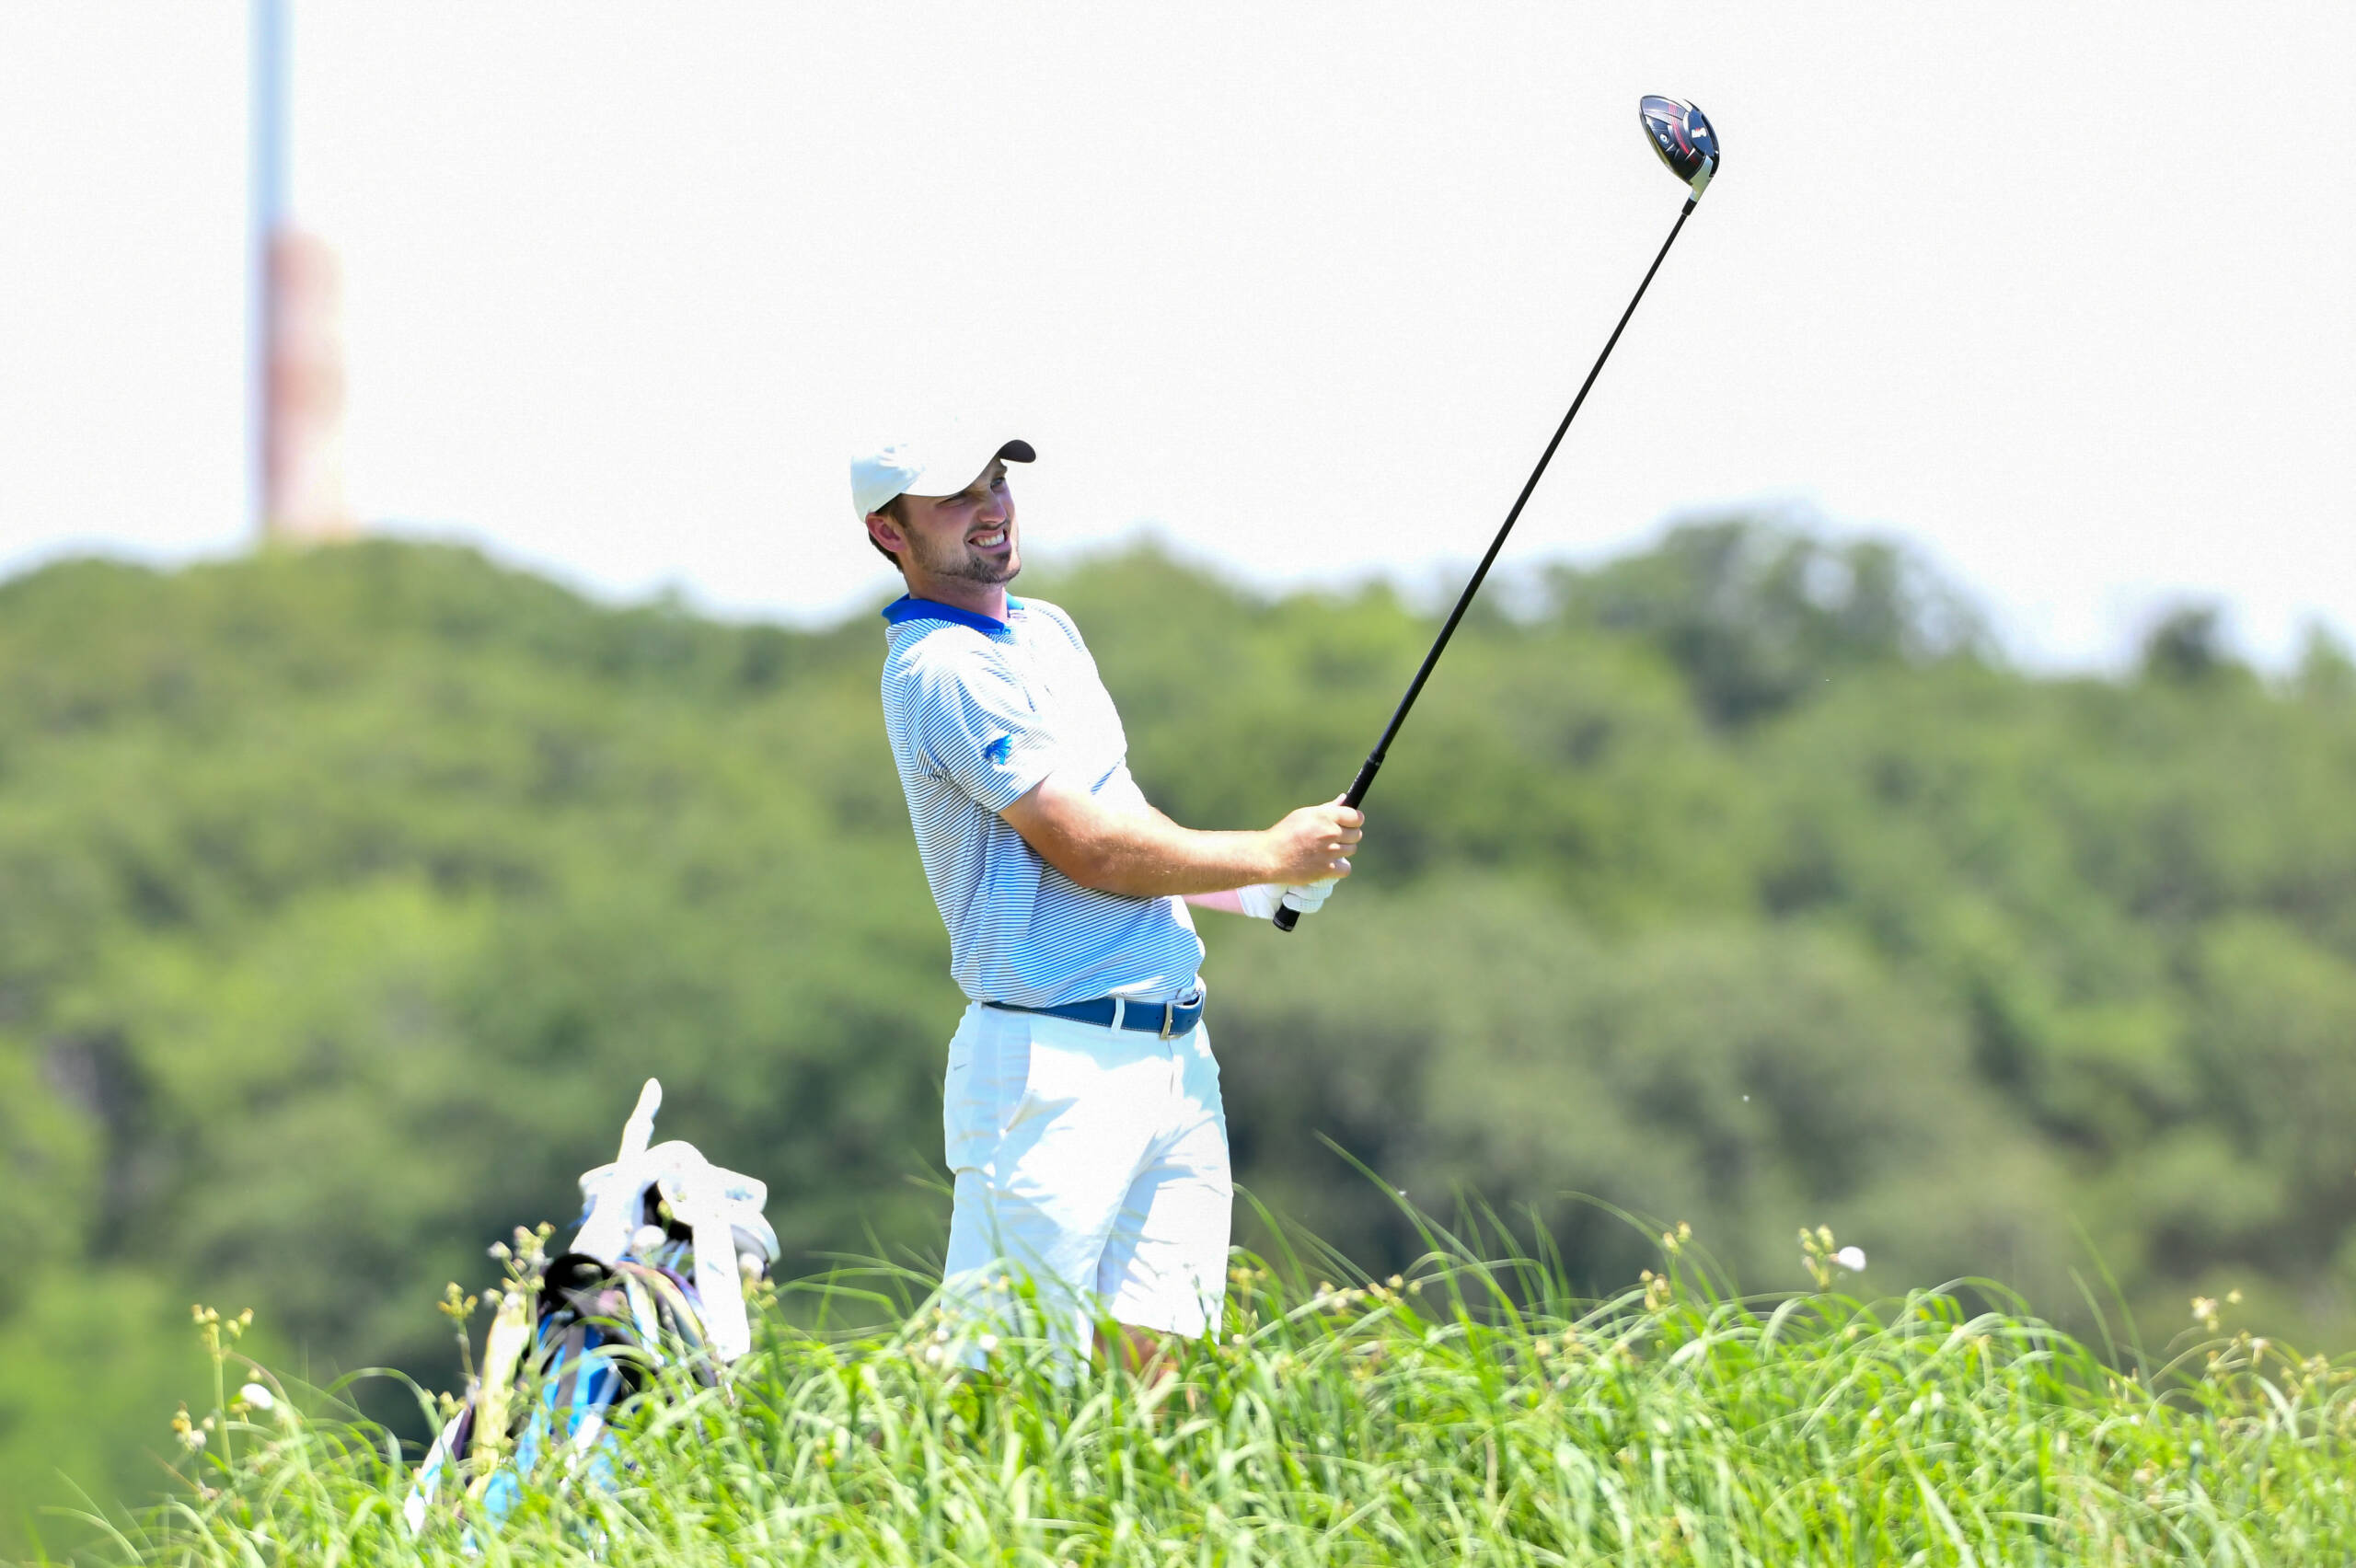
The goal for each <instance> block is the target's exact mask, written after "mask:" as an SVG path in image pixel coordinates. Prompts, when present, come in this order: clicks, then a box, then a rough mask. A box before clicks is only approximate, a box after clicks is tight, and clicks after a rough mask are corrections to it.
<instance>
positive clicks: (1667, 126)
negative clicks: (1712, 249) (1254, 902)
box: [1276, 97, 1721, 931]
mask: <svg viewBox="0 0 2356 1568" xmlns="http://www.w3.org/2000/svg"><path fill="white" fill-rule="evenodd" d="M1636 117H1637V119H1638V120H1640V121H1643V123H1644V127H1645V137H1646V140H1647V141H1649V142H1651V143H1652V144H1653V151H1654V152H1656V153H1657V154H1659V155H1660V161H1661V162H1662V163H1664V164H1667V165H1668V166H1669V172H1670V173H1671V174H1673V175H1675V176H1677V178H1678V179H1680V180H1682V181H1684V183H1685V184H1686V185H1687V186H1688V187H1689V188H1690V189H1691V190H1692V195H1690V196H1688V197H1687V198H1686V199H1685V206H1684V209H1683V210H1682V211H1680V213H1678V214H1677V222H1676V224H1675V225H1673V226H1672V227H1671V228H1670V229H1669V237H1668V238H1667V239H1665V240H1663V241H1661V246H1660V254H1659V255H1657V256H1655V257H1654V258H1653V264H1652V265H1651V266H1650V267H1647V268H1646V269H1645V281H1644V282H1641V283H1638V284H1637V285H1636V297H1635V298H1634V299H1632V300H1630V301H1629V302H1628V308H1627V309H1626V310H1623V311H1622V312H1621V313H1620V325H1619V326H1617V327H1614V328H1613V329H1611V337H1610V338H1609V339H1607V340H1605V341H1604V345H1603V352H1601V353H1600V354H1598V355H1596V356H1595V367H1594V369H1592V370H1589V371H1588V373H1587V379H1586V380H1585V381H1583V382H1581V383H1580V384H1579V394H1578V396H1577V397H1576V398H1572V399H1571V411H1570V412H1569V413H1567V414H1565V415H1564V416H1563V422H1562V423H1561V424H1559V425H1557V426H1555V427H1554V439H1553V440H1552V441H1550V442H1548V443H1547V444H1546V450H1545V452H1544V453H1543V454H1542V455H1541V456H1540V457H1539V459H1538V467H1535V468H1532V469H1531V470H1530V479H1529V482H1528V483H1526V484H1524V485H1523V486H1522V487H1521V494H1520V495H1519V496H1517V497H1516V498H1515V499H1514V503H1513V510H1512V511H1511V512H1508V513H1506V522H1505V526H1504V527H1502V528H1499V529H1498V530H1497V536H1496V538H1494V539H1492V540H1490V541H1489V553H1488V554H1486V555H1484V556H1483V557H1482V558H1481V564H1480V565H1479V566H1477V567H1475V568H1473V569H1472V582H1467V583H1466V584H1465V585H1464V592H1463V594H1462V595H1461V596H1460V597H1459V598H1458V599H1457V601H1456V608H1454V609H1453V610H1450V611H1449V614H1448V623H1447V624H1446V625H1444V626H1442V627H1441V628H1439V638H1438V640H1437V641H1435V642H1433V644H1432V651H1430V652H1428V653H1426V654H1425V655H1424V667H1423V668H1422V669H1420V670H1417V671H1416V672H1415V679H1414V680H1412V681H1410V682H1409V683H1407V695H1406V696H1404V697H1403V698H1400V699H1399V706H1398V708H1397V709H1395V710H1394V711H1393V712H1392V715H1391V722H1390V723H1388V724H1386V725H1384V726H1383V729H1382V738H1381V739H1380V740H1379V741H1377V742H1375V743H1374V750H1372V751H1370V752H1369V753H1368V754H1367V758H1366V762H1365V763H1364V764H1363V765H1362V766H1361V767H1359V768H1358V776H1357V778H1355V779H1353V780H1352V781H1351V783H1350V790H1349V793H1348V794H1346V795H1345V796H1343V797H1342V800H1343V803H1344V804H1345V805H1351V806H1356V805H1357V804H1358V803H1360V802H1361V801H1364V800H1365V799H1366V792H1367V790H1369V789H1371V788H1372V787H1373V785H1374V776H1375V775H1376V774H1377V773H1380V771H1382V759H1383V757H1384V756H1385V755H1388V754H1389V752H1390V750H1391V742H1392V738H1393V737H1395V736H1396V735H1397V734H1398V733H1399V726H1400V725H1402V724H1403V723H1405V722H1406V721H1407V710H1408V709H1411V708H1413V707H1415V698H1418V697H1420V696H1422V695H1423V690H1424V683H1425V682H1426V681H1427V680H1429V679H1430V678H1431V674H1432V667H1433V666H1434V665H1436V664H1438V663H1439V656H1440V654H1441V653H1442V652H1444V651H1447V648H1448V640H1449V638H1451V637H1453V636H1455V635H1456V623H1457V622H1459V621H1461V620H1462V619H1463V618H1464V611H1465V607H1466V606H1467V605H1471V604H1472V595H1473V594H1477V593H1479V592H1480V591H1481V581H1482V579H1483V578H1485V577H1486V576H1488V575H1489V566H1490V563H1491V562H1493V561H1495V560H1496V559H1497V551H1499V550H1500V549H1502V548H1505V542H1506V536H1507V534H1510V533H1512V532H1513V525H1514V524H1515V523H1517V522H1518V521H1519V520H1520V517H1521V509H1522V508H1523V507H1524V506H1525V505H1527V504H1528V503H1529V502H1530V492H1531V491H1532V490H1536V489H1537V488H1538V480H1539V478H1540V477H1541V476H1542V475H1543V474H1544V473H1545V472H1546V465H1547V464H1548V463H1550V462H1552V461H1553V458H1554V448H1556V447H1557V446H1560V445H1561V444H1563V437H1564V436H1565V434H1567V433H1568V432H1569V431H1570V428H1571V421H1573V420H1575V419H1576V418H1578V413H1579V405H1580V404H1581V403H1584V402H1586V401H1587V394H1588V387H1590V386H1594V385H1595V378H1596V375H1598V373H1600V371H1601V370H1602V369H1603V362H1604V361H1605V360H1608V359H1610V358H1611V350H1612V346H1613V345H1614V344H1616V343H1618V342H1619V341H1620V334H1621V332H1622V331H1623V330H1624V329H1626V328H1627V325H1628V317H1631V316H1634V315H1635V314H1636V306H1638V305H1639V304H1641V303H1643V300H1644V297H1645V290H1646V289H1647V288H1649V287H1651V285H1652V281H1653V274H1654V273H1655V272H1657V271H1660V264H1661V262H1662V260H1663V259H1666V258H1667V257H1668V255H1669V247H1670V246H1672V245H1675V244H1676V243H1677V236H1678V231H1679V230H1680V229H1682V228H1684V226H1685V220H1686V219H1687V218H1688V217H1690V216H1692V213H1693V204H1694V203H1695V202H1699V201H1700V200H1701V199H1702V192H1703V191H1704V190H1708V189H1709V186H1710V178H1711V176H1713V175H1715V174H1716V173H1717V172H1718V164H1719V162H1720V156H1721V155H1720V154H1719V152H1718V135H1717V133H1716V132H1715V131H1713V130H1711V129H1710V121H1709V119H1708V117H1707V116H1705V115H1703V112H1702V111H1701V110H1698V109H1696V108H1694V107H1693V106H1692V104H1690V103H1687V102H1686V101H1684V100H1683V99H1682V98H1651V97H1648V98H1645V99H1644V100H1643V101H1642V102H1641V103H1639V104H1638V105H1637V106H1636ZM1299 924H1300V915H1299V911H1298V910H1294V909H1290V908H1280V909H1278V910H1277V911H1276V929H1277V930H1279V931H1289V930H1291V929H1292V928H1294V927H1295V926H1298V925H1299Z"/></svg>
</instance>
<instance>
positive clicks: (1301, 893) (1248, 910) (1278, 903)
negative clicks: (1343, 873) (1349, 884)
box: [1235, 877, 1342, 920]
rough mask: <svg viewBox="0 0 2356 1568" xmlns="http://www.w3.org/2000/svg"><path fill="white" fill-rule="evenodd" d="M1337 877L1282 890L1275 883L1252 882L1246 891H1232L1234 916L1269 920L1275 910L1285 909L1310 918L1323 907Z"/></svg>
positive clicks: (1273, 915) (1241, 888) (1239, 889)
mask: <svg viewBox="0 0 2356 1568" xmlns="http://www.w3.org/2000/svg"><path fill="white" fill-rule="evenodd" d="M1341 880H1342V879H1341V878H1339V877H1327V878H1325V879H1324V880H1323V881H1322V882H1300V883H1298V884H1296V885H1295V886H1292V887H1284V886H1281V885H1279V884H1278V883H1276V882H1253V884H1252V885H1251V886H1250V887H1239V888H1237V889H1236V890H1235V912H1236V913H1237V914H1238V915H1249V916H1250V917H1252V918H1253V919H1254V920H1273V919H1275V918H1276V911H1277V910H1279V909H1289V910H1291V911H1292V912H1293V913H1294V914H1296V915H1314V914H1316V913H1317V912H1318V911H1319V910H1320V909H1322V908H1324V907H1325V900H1326V898H1327V897H1328V896H1329V895H1331V894H1332V893H1333V891H1334V883H1335V882H1340V881H1341Z"/></svg>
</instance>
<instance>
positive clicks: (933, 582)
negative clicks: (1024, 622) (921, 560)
mask: <svg viewBox="0 0 2356 1568" xmlns="http://www.w3.org/2000/svg"><path fill="white" fill-rule="evenodd" d="M903 575H904V576H905V577H906V578H907V584H908V597H909V598H911V599H930V601H932V602H933V603H934V604H936V605H956V606H957V608H959V609H961V610H971V611H973V612H974V614H976V615H977V616H987V617H989V618H990V619H992V620H994V621H1002V620H1004V619H1006V584H1005V583H1003V582H975V581H974V580H973V579H971V578H968V577H938V576H935V575H934V574H932V573H931V572H929V571H910V572H906V573H904V574H903Z"/></svg>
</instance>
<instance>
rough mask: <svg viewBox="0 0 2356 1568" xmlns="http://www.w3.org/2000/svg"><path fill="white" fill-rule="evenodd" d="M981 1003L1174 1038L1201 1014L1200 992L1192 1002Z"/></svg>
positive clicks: (1112, 999)
mask: <svg viewBox="0 0 2356 1568" xmlns="http://www.w3.org/2000/svg"><path fill="white" fill-rule="evenodd" d="M982 1006H984V1007H986V1008H996V1009H999V1011H1000V1012H1019V1013H1045V1014H1046V1015H1047V1016H1048V1017H1049V1018H1068V1019H1070V1020H1072V1021H1073V1022H1074V1023H1092V1024H1094V1025H1095V1026H1096V1027H1097V1028H1099V1029H1141V1030H1143V1031H1145V1032H1147V1033H1148V1034H1159V1035H1161V1037H1162V1038H1163V1039H1164V1040H1175V1039H1177V1038H1178V1037H1179V1036H1180V1035H1182V1034H1184V1033H1186V1032H1188V1031H1190V1030H1192V1029H1193V1028H1194V1027H1195V1023H1196V1022H1198V1021H1199V1020H1201V1018H1202V1016H1203V996H1202V993H1201V992H1199V991H1197V992H1195V999H1194V1000H1192V1001H1176V1002H1132V1001H1130V1000H1128V999H1127V998H1126V997H1096V998H1094V999H1093V1000H1091V1001H1085V1002H1066V1003H1064V1004H1063V1005H1062V1006H1061V1007H1055V1008H1019V1007H1016V1006H1015V1005H1014V1004H1013V1003H1012V1002H984V1003H983V1004H982Z"/></svg>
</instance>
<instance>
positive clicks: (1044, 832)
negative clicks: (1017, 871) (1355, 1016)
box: [999, 774, 1366, 898]
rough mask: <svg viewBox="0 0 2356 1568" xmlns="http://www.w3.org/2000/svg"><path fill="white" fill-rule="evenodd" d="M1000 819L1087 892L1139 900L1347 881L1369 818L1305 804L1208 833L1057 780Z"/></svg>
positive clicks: (1335, 805)
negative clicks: (1274, 818)
mask: <svg viewBox="0 0 2356 1568" xmlns="http://www.w3.org/2000/svg"><path fill="white" fill-rule="evenodd" d="M999 815H1000V816H1002V817H1004V818H1005V819H1006V823H1007V825H1008V826H1010V827H1011V828H1013V829H1014V831H1015V832H1017V833H1019V834H1021V835H1022V841H1023V842H1024V843H1026V844H1028V845H1030V846H1031V847H1032V849H1033V850H1034V852H1035V853H1036V854H1037V855H1038V857H1039V859H1043V860H1045V861H1046V862H1047V864H1049V865H1051V866H1053V867H1055V868H1056V870H1059V871H1061V872H1062V873H1063V874H1064V875H1066V876H1068V877H1069V878H1070V879H1071V880H1072V881H1074V882H1078V883H1079V884H1080V886H1082V887H1088V888H1094V889H1095V890H1096V891H1098V892H1099V893H1115V894H1123V895H1125V896H1126V897H1130V898H1158V897H1161V896H1162V895H1163V894H1204V893H1225V892H1228V891H1230V890H1231V889H1235V888H1240V887H1248V886H1250V885H1252V884H1253V883H1254V882H1320V881H1322V880H1324V879H1325V878H1328V877H1345V876H1348V875H1349V874H1350V862H1349V860H1348V859H1347V858H1346V857H1347V856H1348V853H1349V851H1350V848H1351V847H1352V846H1354V845H1356V844H1357V841H1358V839H1359V837H1360V832H1359V830H1360V828H1361V826H1362V825H1363V824H1364V823H1365V821H1366V818H1365V817H1364V816H1363V815H1362V814H1361V813H1358V812H1357V811H1356V810H1354V809H1353V808H1351V807H1348V806H1345V805H1343V804H1342V803H1341V802H1340V801H1331V802H1329V803H1327V804H1324V805H1319V806H1303V807H1301V808H1300V810H1299V811H1297V812H1293V813H1289V814H1288V815H1287V816H1286V817H1285V819H1284V820H1283V821H1281V822H1279V823H1277V824H1276V825H1275V826H1273V827H1269V828H1265V829H1262V830H1260V831H1258V832H1254V833H1203V832H1198V831H1196V830H1195V829H1193V828H1186V827H1180V826H1179V825H1178V824H1176V823H1174V822H1172V821H1171V820H1170V819H1169V818H1168V817H1166V816H1163V815H1162V814H1161V813H1160V812H1157V811H1153V810H1151V809H1150V808H1149V809H1148V810H1145V811H1142V812H1140V811H1136V810H1131V809H1125V808H1120V807H1114V806H1107V805H1105V804H1104V803H1103V802H1102V801H1098V800H1097V799H1096V797H1095V796H1093V795H1091V794H1090V793H1089V792H1088V790H1086V789H1085V788H1084V787H1082V786H1080V785H1079V784H1074V783H1067V782H1066V781H1065V780H1064V779H1063V778H1061V777H1060V776H1058V775H1056V774H1049V775H1048V776H1047V778H1045V780H1044V781H1042V782H1041V783H1040V784H1039V785H1038V787H1037V788H1035V789H1034V790H1031V791H1030V792H1029V793H1028V794H1026V795H1024V796H1023V797H1022V799H1020V800H1018V801H1015V802H1014V803H1013V804H1011V805H1010V806H1007V807H1006V808H1005V809H1004V810H1002V811H1001V812H999Z"/></svg>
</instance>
